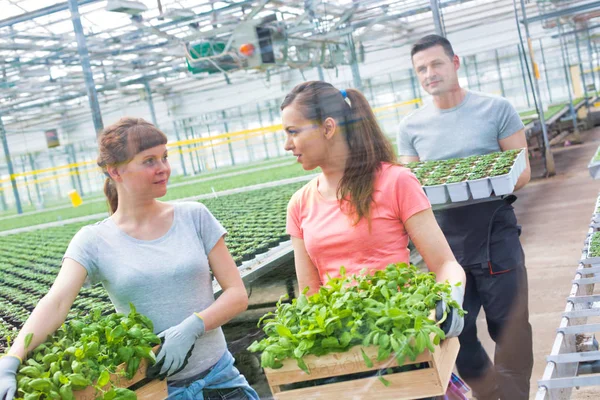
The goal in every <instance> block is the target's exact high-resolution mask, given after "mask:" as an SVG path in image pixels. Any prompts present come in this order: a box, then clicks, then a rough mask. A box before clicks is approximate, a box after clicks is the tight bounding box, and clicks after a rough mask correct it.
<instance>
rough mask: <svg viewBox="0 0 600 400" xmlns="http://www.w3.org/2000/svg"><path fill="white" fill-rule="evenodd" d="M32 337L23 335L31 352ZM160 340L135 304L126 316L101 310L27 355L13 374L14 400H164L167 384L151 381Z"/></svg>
mask: <svg viewBox="0 0 600 400" xmlns="http://www.w3.org/2000/svg"><path fill="white" fill-rule="evenodd" d="M32 339H33V337H32V335H31V334H29V335H26V340H25V345H26V347H29V345H30V343H31V340H32ZM158 344H160V339H159V338H158V337H157V336H156V335H155V334H154V333H153V325H152V321H150V319H148V318H147V317H145V316H144V315H142V314H139V313H138V312H137V311H136V310H135V307H133V305H131V312H130V313H129V314H128V315H124V314H117V313H114V314H110V315H102V314H101V310H100V309H95V310H92V311H91V312H90V313H89V314H87V315H81V316H78V317H77V318H74V319H71V320H70V321H68V322H66V323H65V324H63V325H62V326H61V327H60V328H59V329H58V330H57V331H56V332H55V333H54V334H53V335H52V336H49V337H48V338H47V340H46V341H45V342H43V343H42V344H41V345H39V346H38V347H37V348H36V349H34V350H33V351H31V352H30V353H29V354H28V357H27V360H26V361H25V362H24V363H23V365H21V367H20V368H19V370H18V372H17V393H16V396H15V398H16V399H33V398H35V399H39V400H42V399H55V398H61V399H63V400H68V399H74V400H88V399H96V398H103V399H105V400H111V399H116V398H118V399H135V398H137V399H145V400H158V399H164V398H166V397H167V386H166V381H157V380H153V381H149V380H148V379H146V378H145V376H146V368H147V366H148V365H149V364H153V363H154V362H155V360H156V359H155V353H154V352H155V351H156V349H157V347H158V346H157V345H158Z"/></svg>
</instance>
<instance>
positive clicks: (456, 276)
mask: <svg viewBox="0 0 600 400" xmlns="http://www.w3.org/2000/svg"><path fill="white" fill-rule="evenodd" d="M436 280H437V281H438V282H445V281H448V282H449V283H450V284H451V285H454V284H456V283H458V282H461V284H462V287H463V288H464V287H465V285H466V283H467V277H466V275H465V271H464V269H463V268H462V267H461V266H460V264H459V263H457V262H456V261H446V262H445V263H444V264H443V265H442V267H441V268H439V270H438V273H437V274H436Z"/></svg>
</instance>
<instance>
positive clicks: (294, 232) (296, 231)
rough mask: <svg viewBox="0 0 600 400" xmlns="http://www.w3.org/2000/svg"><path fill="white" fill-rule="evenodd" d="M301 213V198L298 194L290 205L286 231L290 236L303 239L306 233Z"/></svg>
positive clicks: (293, 197) (291, 200)
mask: <svg viewBox="0 0 600 400" xmlns="http://www.w3.org/2000/svg"><path fill="white" fill-rule="evenodd" d="M300 212H301V211H300V196H299V195H298V193H296V194H294V195H293V196H292V198H291V199H290V202H289V203H288V208H287V218H286V222H285V230H286V232H287V233H288V235H290V236H294V237H297V238H300V239H303V238H304V233H303V232H302V227H301V223H300V221H301V218H300Z"/></svg>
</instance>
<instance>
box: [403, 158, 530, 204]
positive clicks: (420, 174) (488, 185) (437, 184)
mask: <svg viewBox="0 0 600 400" xmlns="http://www.w3.org/2000/svg"><path fill="white" fill-rule="evenodd" d="M526 156H527V154H526V152H525V149H515V150H508V151H504V152H496V153H490V154H485V155H481V156H470V157H465V158H455V159H450V160H439V161H424V162H414V163H409V164H407V165H406V166H407V167H408V168H410V169H411V171H412V172H413V173H414V174H415V176H416V177H417V179H418V180H419V182H421V185H423V189H424V190H425V193H426V194H427V197H428V198H429V201H430V202H431V204H445V203H449V202H452V203H457V202H463V201H469V200H478V199H484V198H487V197H490V196H492V195H495V196H503V195H507V194H510V193H512V192H513V191H514V188H515V185H516V184H517V181H518V179H519V176H521V173H522V172H523V171H524V170H525V167H526V166H527V160H526V159H525V157H526Z"/></svg>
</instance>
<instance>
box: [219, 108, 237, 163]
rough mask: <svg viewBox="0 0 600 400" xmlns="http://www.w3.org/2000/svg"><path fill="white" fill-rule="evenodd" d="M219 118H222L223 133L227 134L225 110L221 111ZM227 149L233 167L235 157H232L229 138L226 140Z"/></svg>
mask: <svg viewBox="0 0 600 400" xmlns="http://www.w3.org/2000/svg"><path fill="white" fill-rule="evenodd" d="M221 116H222V117H223V127H224V128H225V133H229V125H227V113H226V112H225V110H223V111H221ZM227 147H229V157H230V159H231V165H235V157H234V156H233V146H232V145H231V138H227Z"/></svg>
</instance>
